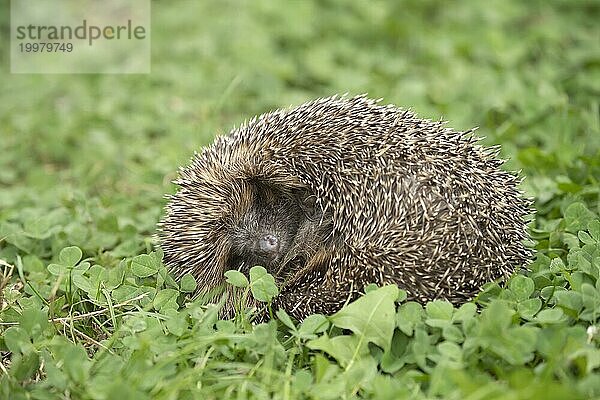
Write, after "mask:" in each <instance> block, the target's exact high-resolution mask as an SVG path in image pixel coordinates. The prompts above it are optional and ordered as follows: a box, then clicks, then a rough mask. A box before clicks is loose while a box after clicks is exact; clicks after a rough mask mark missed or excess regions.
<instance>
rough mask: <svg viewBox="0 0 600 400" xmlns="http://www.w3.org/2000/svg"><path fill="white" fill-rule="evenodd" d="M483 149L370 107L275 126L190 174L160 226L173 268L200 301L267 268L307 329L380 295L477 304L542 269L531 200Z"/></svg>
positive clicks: (471, 140)
mask: <svg viewBox="0 0 600 400" xmlns="http://www.w3.org/2000/svg"><path fill="white" fill-rule="evenodd" d="M477 140H478V139H477V138H475V137H474V136H473V134H472V131H466V132H457V131H455V130H453V129H450V128H447V127H445V125H444V123H443V122H432V121H429V120H424V119H420V118H417V117H416V116H415V114H413V113H412V112H411V111H408V110H404V109H401V108H397V107H395V106H392V105H387V106H383V105H380V104H378V102H376V101H373V100H370V99H368V98H366V97H364V96H359V97H354V98H345V97H335V96H334V97H329V98H323V99H318V100H315V101H312V102H309V103H305V104H302V105H300V106H298V107H295V108H291V109H286V110H278V111H274V112H269V113H266V114H263V115H261V116H259V117H256V118H254V119H252V120H251V121H250V122H248V123H245V124H244V125H242V126H241V127H239V128H237V129H234V130H232V131H231V132H230V133H229V134H228V135H225V136H221V137H218V138H217V139H216V140H215V141H214V143H213V144H212V145H211V146H208V147H207V148H205V149H204V150H203V151H202V152H201V153H200V154H196V155H195V157H194V158H193V160H192V163H191V164H190V165H189V166H187V167H185V168H181V169H180V171H179V178H178V179H177V180H176V181H175V183H176V184H177V185H179V190H178V192H177V193H176V194H174V195H172V196H170V198H169V202H168V204H167V206H166V214H165V216H164V217H163V219H162V221H161V222H160V224H159V236H158V237H159V243H160V246H161V247H162V249H163V251H164V257H165V263H166V265H167V266H168V267H169V269H170V270H171V271H173V273H174V274H175V276H176V277H181V276H182V275H183V274H185V273H191V274H192V275H193V276H194V277H195V278H196V281H197V282H198V291H199V292H200V293H206V292H209V291H211V290H214V289H215V288H217V287H219V286H223V283H224V279H225V278H224V273H225V272H226V271H228V270H231V269H236V270H240V271H242V272H244V273H247V272H248V270H249V269H250V268H251V267H253V266H255V265H261V266H263V267H265V268H266V269H267V271H269V273H271V274H272V275H273V276H274V277H275V279H276V281H277V282H278V285H279V287H280V294H279V295H278V296H277V297H276V299H275V301H274V306H275V307H278V308H283V309H285V310H286V311H287V312H288V313H289V314H291V315H293V316H295V317H296V318H299V319H302V318H304V317H306V316H307V315H309V314H312V313H323V314H331V313H333V312H335V311H337V310H339V309H340V308H341V307H342V306H343V305H344V304H345V303H346V302H347V301H349V300H353V299H355V298H356V297H358V296H359V295H360V294H361V293H362V291H363V289H364V287H365V285H367V284H369V283H375V284H377V285H385V284H396V285H398V287H400V288H402V289H404V290H406V291H407V292H408V295H409V298H411V299H413V300H417V301H421V302H425V301H428V300H432V299H447V300H449V301H451V302H453V303H455V304H459V303H462V302H465V301H468V300H469V299H471V298H472V297H473V296H474V295H475V294H477V292H478V291H479V290H480V288H481V286H482V285H483V284H484V283H486V282H490V281H492V280H495V279H498V278H502V277H505V276H507V275H508V274H510V273H512V271H513V270H514V269H515V268H516V267H518V266H520V265H523V264H526V263H527V262H528V260H529V258H530V256H531V251H530V250H529V249H528V248H527V247H526V246H525V245H524V244H523V241H524V240H525V239H526V238H527V234H526V222H527V216H528V215H529V214H530V213H531V211H532V210H531V201H530V200H528V199H526V198H525V197H523V195H522V193H521V192H520V191H519V189H518V184H519V181H520V179H519V178H518V176H517V175H516V174H514V173H510V172H506V171H503V170H502V169H500V166H501V164H502V163H503V161H502V160H499V159H498V158H497V154H498V147H492V148H484V147H482V146H480V145H478V144H477ZM228 307H229V309H228ZM225 308H226V310H225V312H226V313H229V315H231V313H232V312H233V310H232V309H231V308H232V305H231V302H228V303H226V304H225Z"/></svg>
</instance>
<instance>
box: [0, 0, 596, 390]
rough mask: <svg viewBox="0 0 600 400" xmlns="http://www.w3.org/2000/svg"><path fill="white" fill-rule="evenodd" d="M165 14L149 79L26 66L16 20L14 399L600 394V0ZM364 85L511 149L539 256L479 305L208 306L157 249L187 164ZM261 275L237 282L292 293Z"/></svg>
mask: <svg viewBox="0 0 600 400" xmlns="http://www.w3.org/2000/svg"><path fill="white" fill-rule="evenodd" d="M152 14H153V18H152V47H153V58H152V73H151V74H149V75H11V74H9V73H8V70H7V68H8V61H7V60H6V57H7V54H8V46H9V41H8V38H7V36H6V34H7V31H8V29H2V35H3V36H2V39H3V40H2V41H0V50H1V51H0V54H1V55H2V57H5V58H4V59H3V61H4V62H3V63H1V65H0V74H1V77H0V82H1V86H0V154H1V157H0V272H1V276H0V289H1V290H0V355H1V357H2V359H1V363H0V399H29V398H31V399H113V398H114V399H117V398H118V399H192V398H199V399H222V398H237V399H244V398H271V397H272V398H277V399H296V398H314V399H339V398H355V397H364V398H378V399H398V398H415V399H419V398H444V399H537V398H544V399H553V398H555V399H565V398H569V399H577V398H593V397H595V398H598V397H599V396H600V374H599V373H598V372H599V370H600V347H599V343H600V333H599V331H598V329H599V327H598V320H599V318H600V279H599V277H600V221H599V219H598V218H599V217H598V216H599V215H600V183H599V181H600V29H599V27H598V20H600V5H599V4H598V2H594V1H550V2H547V1H545V2H542V1H527V2H521V1H516V0H515V1H499V0H498V1H491V2H476V1H466V2H443V3H442V2H437V1H431V0H426V1H402V2H391V1H390V2H383V1H378V2H360V1H356V2H345V1H341V0H340V1H334V0H329V1H297V2H285V3H281V2H271V1H266V0H264V1H252V2H234V1H226V2H216V1H201V2H183V1H175V2H169V3H167V2H155V3H154V4H153V13H152ZM8 25H9V20H8V13H3V14H1V16H0V26H1V27H3V28H7V27H8ZM344 92H349V93H350V94H359V93H369V94H370V95H371V96H373V97H377V98H379V97H382V98H383V99H384V102H386V103H388V102H389V103H395V104H397V105H400V106H407V107H411V108H413V109H414V110H415V111H417V113H418V114H420V115H421V116H427V117H430V118H434V119H438V118H440V117H442V118H443V119H446V120H449V121H451V123H450V125H452V126H453V127H455V128H457V129H467V128H470V127H472V126H479V127H480V130H479V134H480V135H482V136H485V137H486V138H485V139H484V143H486V144H501V145H502V153H501V154H502V156H503V157H505V158H509V161H508V163H507V164H506V166H507V168H511V169H522V170H523V175H524V176H526V179H525V181H524V183H523V189H524V190H526V191H527V193H528V194H529V195H530V196H533V197H534V198H535V200H536V208H537V214H536V217H535V220H534V221H533V222H532V224H531V233H532V238H533V239H534V244H533V245H534V246H535V248H536V249H537V259H536V260H535V261H534V262H533V264H532V265H531V266H530V271H529V272H524V273H522V274H516V275H515V276H513V277H512V278H511V279H510V281H509V282H508V283H507V284H506V285H504V286H503V287H500V286H498V285H497V284H493V283H492V284H490V285H489V286H488V287H486V288H485V289H484V290H483V292H482V293H481V294H480V295H479V296H478V298H477V300H476V302H473V303H468V304H465V305H463V306H461V307H460V308H453V307H452V306H451V305H450V304H449V303H447V302H444V301H434V302H431V303H428V304H426V305H419V304H417V303H413V302H407V301H406V300H405V293H404V292H403V291H399V290H398V289H396V288H394V287H384V288H379V289H375V288H372V290H370V291H369V292H368V293H367V295H365V296H364V297H362V298H361V299H359V300H358V301H357V302H355V303H353V304H351V305H349V306H347V307H346V308H345V309H344V310H342V311H340V312H339V313H338V314H336V315H334V316H332V317H329V318H326V317H324V316H319V315H316V316H312V317H310V318H308V319H306V320H305V321H303V322H302V323H297V322H295V321H292V320H291V319H290V318H289V317H288V316H287V315H285V313H281V312H280V313H277V316H276V318H274V319H273V320H271V322H268V323H262V324H257V325H254V326H252V325H251V324H249V323H248V322H249V321H248V317H247V316H240V317H238V318H237V319H236V320H233V321H224V320H219V319H218V316H217V308H216V306H214V305H208V306H206V305H203V304H200V303H199V302H189V301H188V300H186V297H185V294H186V293H189V292H191V291H193V289H194V286H195V282H194V281H193V280H190V279H189V278H186V279H184V280H183V281H182V282H181V283H180V284H177V283H175V282H174V281H173V280H172V279H171V278H170V277H169V276H168V274H167V272H166V270H165V268H164V266H163V265H162V264H161V253H160V251H159V250H158V249H155V248H154V246H153V240H152V235H153V233H154V230H155V224H156V222H157V220H158V218H159V216H160V214H161V212H162V210H161V207H162V205H163V204H164V199H163V197H162V196H163V194H164V193H168V192H172V191H173V190H175V187H174V186H173V185H172V184H170V181H171V180H172V179H173V178H174V177H175V176H176V175H175V174H176V169H177V166H178V165H181V164H184V163H186V162H187V160H189V158H190V157H191V155H192V152H193V151H194V150H197V149H199V148H200V147H201V146H202V145H205V144H207V143H209V142H210V141H211V140H212V138H213V136H214V135H215V134H219V133H224V132H226V131H227V130H228V129H229V128H230V127H231V126H233V125H234V124H239V123H240V122H241V121H243V120H244V119H246V118H249V117H251V116H252V115H254V114H257V113H261V112H264V111H267V110H269V109H271V108H275V107H282V106H288V105H290V104H298V103H301V102H303V101H306V100H309V99H312V98H315V97H318V96H325V95H330V94H333V93H344ZM255 272H256V273H255V274H254V276H253V277H251V280H250V282H247V281H245V280H244V279H243V278H241V277H239V276H236V275H235V274H232V276H229V277H228V279H229V281H230V282H231V283H232V284H235V285H236V286H242V287H243V286H247V285H250V287H249V289H245V291H246V293H247V295H250V294H253V295H254V296H256V297H257V298H259V299H261V300H264V301H268V300H269V299H270V298H271V297H272V295H273V290H274V288H273V287H272V285H271V282H269V280H268V279H267V277H265V275H264V274H261V271H260V270H256V271H255ZM240 290H241V291H244V289H240Z"/></svg>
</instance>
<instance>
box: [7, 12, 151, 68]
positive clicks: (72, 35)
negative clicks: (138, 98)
mask: <svg viewBox="0 0 600 400" xmlns="http://www.w3.org/2000/svg"><path fill="white" fill-rule="evenodd" d="M10 11H11V50H10V56H11V72H13V73H148V72H150V0H103V1H97V0H52V1H47V0H11V10H10Z"/></svg>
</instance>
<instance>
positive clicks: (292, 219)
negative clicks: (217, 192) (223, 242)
mask: <svg viewBox="0 0 600 400" xmlns="http://www.w3.org/2000/svg"><path fill="white" fill-rule="evenodd" d="M247 196H248V198H249V199H250V201H249V202H248V208H247V209H246V210H245V212H244V213H243V214H242V215H241V217H240V218H239V219H238V221H236V223H234V224H233V226H232V228H231V229H230V232H229V234H228V237H229V240H230V245H231V247H230V253H229V258H228V265H227V268H228V269H237V270H241V271H243V272H247V271H248V270H249V269H250V268H251V267H253V266H255V265H260V266H263V267H265V268H266V269H267V271H269V273H271V274H273V275H274V276H275V277H276V278H279V280H281V279H283V278H284V277H285V276H286V275H288V274H289V273H291V272H292V271H291V270H292V269H295V267H298V266H299V264H300V265H301V264H303V263H304V262H303V261H302V258H301V257H300V256H299V253H300V252H299V251H298V250H299V249H300V248H302V246H303V243H304V242H305V237H304V233H305V232H306V231H307V227H308V226H309V225H311V224H312V223H313V220H314V204H311V197H310V196H309V195H308V194H307V193H305V192H304V191H295V192H291V193H290V192H284V191H281V190H278V189H276V188H273V187H269V186H268V185H265V184H260V183H252V184H251V185H249V190H248V193H247ZM292 264H293V265H294V266H292Z"/></svg>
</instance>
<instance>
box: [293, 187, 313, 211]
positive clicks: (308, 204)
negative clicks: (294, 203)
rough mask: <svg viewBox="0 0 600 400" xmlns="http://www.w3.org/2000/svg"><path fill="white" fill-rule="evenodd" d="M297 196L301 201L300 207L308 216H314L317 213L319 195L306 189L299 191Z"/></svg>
mask: <svg viewBox="0 0 600 400" xmlns="http://www.w3.org/2000/svg"><path fill="white" fill-rule="evenodd" d="M296 198H297V199H298V201H299V204H300V208H301V209H302V211H304V213H305V214H306V216H307V217H309V218H312V217H314V216H316V214H317V196H315V195H314V194H311V193H309V192H307V191H305V190H301V191H299V193H297V195H296Z"/></svg>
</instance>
